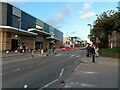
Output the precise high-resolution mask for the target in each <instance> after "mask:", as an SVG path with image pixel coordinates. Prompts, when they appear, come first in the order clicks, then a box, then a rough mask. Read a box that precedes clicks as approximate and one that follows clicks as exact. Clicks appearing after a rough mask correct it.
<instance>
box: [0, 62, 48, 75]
mask: <svg viewBox="0 0 120 90" xmlns="http://www.w3.org/2000/svg"><path fill="white" fill-rule="evenodd" d="M45 62H46V61H43V62H41V63H40V64H39V65H41V64H43V63H45ZM32 67H34V66H28V67H26V68H18V69H15V70H11V71H9V72H5V73H2V74H0V76H2V75H4V74H7V73H12V72H17V71H20V70H25V69H29V68H32Z"/></svg>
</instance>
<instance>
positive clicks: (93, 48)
mask: <svg viewBox="0 0 120 90" xmlns="http://www.w3.org/2000/svg"><path fill="white" fill-rule="evenodd" d="M90 53H91V55H92V62H93V63H95V47H94V45H92V46H91V49H90Z"/></svg>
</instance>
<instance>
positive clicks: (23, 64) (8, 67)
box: [2, 51, 80, 73]
mask: <svg viewBox="0 0 120 90" xmlns="http://www.w3.org/2000/svg"><path fill="white" fill-rule="evenodd" d="M79 52H80V51H70V52H61V53H59V54H55V55H53V54H52V55H49V56H46V57H41V58H35V59H30V60H26V61H20V62H14V63H7V64H3V65H2V71H3V73H6V72H11V71H16V70H19V69H23V68H27V67H28V66H31V65H32V66H34V65H36V64H39V63H42V62H44V61H48V62H49V63H50V62H51V61H50V60H49V58H54V57H56V56H63V57H62V58H64V56H67V55H73V56H74V55H75V54H77V55H78V57H79V55H80V54H79ZM58 58H59V57H58ZM60 58H61V57H60ZM53 60H55V59H53ZM51 63H52V62H51Z"/></svg>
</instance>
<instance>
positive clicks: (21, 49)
mask: <svg viewBox="0 0 120 90" xmlns="http://www.w3.org/2000/svg"><path fill="white" fill-rule="evenodd" d="M22 51H23V46H22V45H21V46H20V53H22Z"/></svg>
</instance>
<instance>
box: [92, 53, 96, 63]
mask: <svg viewBox="0 0 120 90" xmlns="http://www.w3.org/2000/svg"><path fill="white" fill-rule="evenodd" d="M92 62H93V63H95V54H92Z"/></svg>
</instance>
